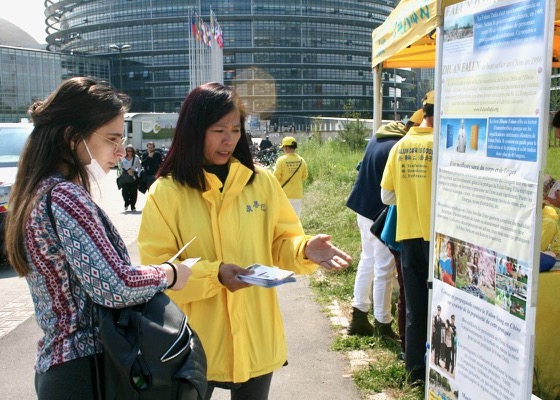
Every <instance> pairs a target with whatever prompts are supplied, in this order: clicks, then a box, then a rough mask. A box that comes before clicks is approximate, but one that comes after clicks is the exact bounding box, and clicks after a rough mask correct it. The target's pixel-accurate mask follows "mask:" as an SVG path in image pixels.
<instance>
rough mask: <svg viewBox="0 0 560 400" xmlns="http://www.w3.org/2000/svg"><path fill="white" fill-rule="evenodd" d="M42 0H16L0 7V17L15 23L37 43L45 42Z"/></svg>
mask: <svg viewBox="0 0 560 400" xmlns="http://www.w3.org/2000/svg"><path fill="white" fill-rule="evenodd" d="M43 3H44V0H17V1H14V2H13V3H11V4H10V6H9V7H2V12H1V13H0V18H3V19H5V20H7V21H10V22H11V23H13V24H16V25H17V26H19V27H20V28H21V29H23V30H24V31H25V32H27V33H29V34H30V35H31V36H33V37H34V38H35V40H37V41H38V42H39V43H45V36H46V34H45V22H44V21H45V15H44V11H45V8H44V6H43Z"/></svg>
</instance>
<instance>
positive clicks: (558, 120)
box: [552, 110, 560, 128]
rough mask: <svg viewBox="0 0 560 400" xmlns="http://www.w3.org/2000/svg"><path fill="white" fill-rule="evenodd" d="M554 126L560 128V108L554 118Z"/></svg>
mask: <svg viewBox="0 0 560 400" xmlns="http://www.w3.org/2000/svg"><path fill="white" fill-rule="evenodd" d="M552 126H553V127H555V128H560V110H558V111H556V114H554V118H552Z"/></svg>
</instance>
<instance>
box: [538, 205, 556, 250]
mask: <svg viewBox="0 0 560 400" xmlns="http://www.w3.org/2000/svg"><path fill="white" fill-rule="evenodd" d="M541 251H553V252H554V253H555V254H556V255H557V256H558V255H560V231H559V229H558V212H557V211H556V208H554V207H552V206H544V207H543V209H542V231H541Z"/></svg>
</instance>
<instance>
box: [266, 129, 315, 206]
mask: <svg viewBox="0 0 560 400" xmlns="http://www.w3.org/2000/svg"><path fill="white" fill-rule="evenodd" d="M281 147H282V150H284V153H285V154H284V155H283V156H281V157H279V158H278V160H276V165H275V166H274V176H276V178H277V179H278V181H279V182H280V185H282V189H284V192H285V193H286V196H288V199H289V200H290V203H291V204H292V207H294V210H295V212H296V214H297V215H298V217H299V216H300V215H301V202H302V199H303V181H304V180H306V179H307V164H306V163H305V160H304V159H303V157H301V156H300V155H299V154H296V149H297V142H296V139H294V138H293V137H292V136H286V137H285V138H284V139H282V146H281Z"/></svg>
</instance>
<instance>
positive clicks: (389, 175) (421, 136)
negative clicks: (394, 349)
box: [381, 91, 435, 384]
mask: <svg viewBox="0 0 560 400" xmlns="http://www.w3.org/2000/svg"><path fill="white" fill-rule="evenodd" d="M434 101H435V95H434V92H433V91H431V92H429V93H427V94H426V96H425V97H424V100H423V110H424V119H423V121H422V123H421V124H420V126H418V127H412V128H410V130H409V131H408V133H407V135H406V136H405V137H403V138H402V139H401V140H400V141H398V142H397V144H396V145H395V146H394V147H393V148H392V149H391V152H390V153H389V157H388V159H387V164H386V165H385V170H384V172H383V178H382V180H381V199H382V201H383V203H385V204H396V205H397V209H398V210H399V212H398V214H397V233H396V240H397V241H400V242H401V245H402V247H401V263H402V273H403V282H404V292H405V300H406V334H405V336H406V339H405V359H406V361H405V365H406V371H407V372H408V373H409V375H408V380H409V382H411V383H413V384H422V383H423V382H424V381H425V375H426V363H425V360H424V356H425V353H426V331H427V327H428V285H427V281H428V271H429V254H430V242H429V240H430V218H431V215H430V210H431V188H432V159H433V156H432V149H433V140H434V134H433V126H434V118H433V117H434ZM403 155H408V157H405V156H403ZM409 171H414V173H410V172H409Z"/></svg>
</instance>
